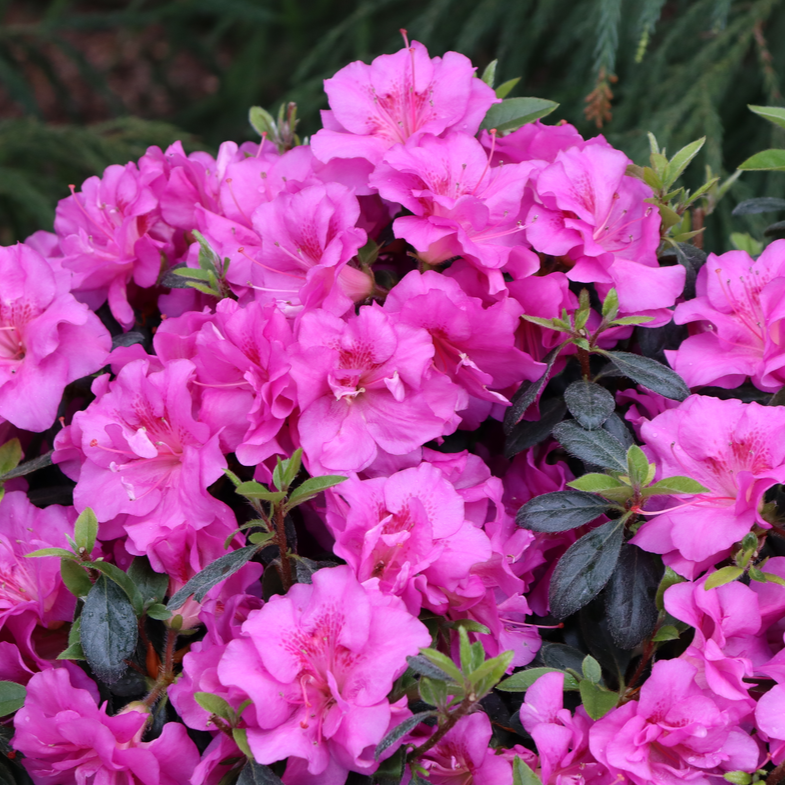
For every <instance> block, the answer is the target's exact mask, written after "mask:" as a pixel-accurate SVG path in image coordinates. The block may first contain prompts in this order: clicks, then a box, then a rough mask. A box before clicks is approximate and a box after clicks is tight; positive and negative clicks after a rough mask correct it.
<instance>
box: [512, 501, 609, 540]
mask: <svg viewBox="0 0 785 785" xmlns="http://www.w3.org/2000/svg"><path fill="white" fill-rule="evenodd" d="M609 507H610V505H609V504H608V502H607V501H605V499H601V498H600V497H599V496H595V495H594V494H592V493H584V492H583V491H555V492H553V493H543V494H541V495H540V496H535V497H534V498H533V499H531V500H530V501H528V502H526V504H524V505H523V507H521V509H520V510H518V514H517V516H516V518H515V520H516V523H517V524H518V525H519V526H522V527H523V528H524V529H530V530H531V531H536V532H564V531H569V530H570V529H575V528H577V527H578V526H582V525H583V524H584V523H589V522H590V521H593V520H595V518H598V517H599V516H600V515H602V514H603V513H605V512H607V510H608V509H609Z"/></svg>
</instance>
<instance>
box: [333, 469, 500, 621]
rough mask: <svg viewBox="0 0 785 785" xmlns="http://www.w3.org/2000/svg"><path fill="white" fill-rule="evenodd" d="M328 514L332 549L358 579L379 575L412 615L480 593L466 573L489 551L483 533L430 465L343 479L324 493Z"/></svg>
mask: <svg viewBox="0 0 785 785" xmlns="http://www.w3.org/2000/svg"><path fill="white" fill-rule="evenodd" d="M330 502H331V504H330V508H329V509H328V514H327V521H328V526H329V528H330V531H331V533H332V534H333V536H334V537H335V540H336V543H335V547H334V550H335V553H336V555H338V556H340V557H341V558H342V559H345V560H346V562H347V563H348V564H349V566H350V567H351V568H352V569H353V570H354V572H355V574H356V575H357V578H358V580H360V581H361V582H364V581H366V580H368V579H369V578H378V579H379V589H380V590H381V591H382V592H383V593H385V594H394V595H397V596H400V597H401V598H402V599H403V600H404V602H405V603H406V607H407V609H408V610H409V612H410V613H412V614H415V615H416V614H417V613H419V611H420V607H421V606H422V605H425V606H426V607H427V608H430V609H431V610H433V611H436V612H438V613H444V612H445V610H446V609H447V607H448V606H449V605H451V604H459V605H460V606H461V608H462V609H463V608H465V607H467V606H469V605H471V604H473V602H476V601H477V600H478V599H479V598H480V597H481V596H482V595H483V593H484V588H483V585H482V582H481V581H480V580H479V579H478V578H476V577H474V578H472V577H471V576H470V574H469V573H470V571H471V569H472V567H473V566H474V565H475V564H479V563H481V562H484V561H486V560H487V559H489V558H490V556H491V544H490V542H489V541H488V537H487V536H486V535H485V534H484V533H483V532H482V531H481V530H480V529H478V528H476V527H475V526H474V525H473V524H472V523H470V522H469V521H467V520H466V519H465V517H464V504H463V499H461V497H460V496H459V495H458V493H457V491H456V490H455V488H454V487H453V486H452V484H451V483H450V482H448V481H447V480H446V479H445V477H444V475H443V474H442V473H441V471H439V469H437V468H436V467H435V466H433V465H432V464H429V463H421V464H420V465H419V466H417V467H416V468H412V469H404V470H403V471H400V472H397V473H396V474H393V475H392V476H391V477H388V478H383V477H378V478H374V479H371V480H358V479H356V478H350V479H348V480H347V481H346V482H344V483H342V484H341V486H340V487H339V488H338V489H336V491H335V492H334V494H333V495H332V496H331V498H330Z"/></svg>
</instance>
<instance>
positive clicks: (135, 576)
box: [126, 556, 169, 603]
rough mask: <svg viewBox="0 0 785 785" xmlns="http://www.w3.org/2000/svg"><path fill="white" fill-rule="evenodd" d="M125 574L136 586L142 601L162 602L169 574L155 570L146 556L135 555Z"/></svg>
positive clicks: (167, 585)
mask: <svg viewBox="0 0 785 785" xmlns="http://www.w3.org/2000/svg"><path fill="white" fill-rule="evenodd" d="M126 574H127V575H128V577H129V578H130V579H131V580H132V581H133V583H134V585H135V586H136V588H137V591H138V592H139V594H140V596H141V598H142V602H145V603H147V602H150V601H153V602H163V599H164V597H165V596H166V592H167V589H168V588H169V576H168V575H166V574H164V573H160V572H156V571H155V570H154V569H153V568H152V567H151V566H150V562H149V560H148V559H147V557H146V556H135V557H134V560H133V561H132V562H131V565H130V566H129V568H128V572H127V573H126Z"/></svg>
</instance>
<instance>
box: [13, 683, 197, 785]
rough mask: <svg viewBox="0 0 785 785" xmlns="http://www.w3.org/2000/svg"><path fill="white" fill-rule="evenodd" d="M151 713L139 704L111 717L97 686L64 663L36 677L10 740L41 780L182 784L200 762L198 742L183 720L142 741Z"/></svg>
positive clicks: (74, 784) (50, 784)
mask: <svg viewBox="0 0 785 785" xmlns="http://www.w3.org/2000/svg"><path fill="white" fill-rule="evenodd" d="M148 717H149V715H147V714H144V713H142V712H141V711H136V710H130V711H125V712H123V713H121V714H117V715H115V716H114V717H110V716H109V715H108V714H107V712H106V704H103V706H101V707H100V708H99V706H98V705H97V690H95V693H94V692H93V691H88V690H86V689H81V688H79V687H75V686H74V685H73V682H72V679H71V677H70V676H69V672H68V671H67V670H66V669H65V668H58V669H56V670H48V671H43V672H42V673H37V674H36V675H35V676H33V678H32V679H30V682H29V683H28V685H27V698H26V699H25V705H24V706H23V707H22V708H21V709H19V711H18V712H17V713H16V717H15V718H14V728H15V730H16V734H15V735H14V738H13V742H12V743H13V745H14V747H15V748H16V749H17V750H19V751H20V752H21V753H23V754H24V756H25V757H24V759H23V761H22V763H23V765H24V767H25V768H26V769H27V771H28V772H29V773H30V775H31V777H32V778H33V780H34V781H35V782H36V783H39V785H82V783H87V782H88V781H89V782H92V783H96V784H97V783H101V785H183V783H185V782H187V781H188V779H189V777H190V776H191V773H192V772H193V770H194V768H195V766H196V764H197V763H198V762H199V753H198V751H197V749H196V745H195V744H194V743H193V741H191V739H190V738H189V737H188V733H187V732H186V729H185V726H184V725H181V724H180V723H177V722H169V723H166V724H165V725H164V728H163V732H162V733H161V735H160V736H159V737H158V738H157V739H155V740H154V741H150V742H143V741H142V735H143V734H144V732H145V728H146V726H147V720H148Z"/></svg>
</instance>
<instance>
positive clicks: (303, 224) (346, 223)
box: [251, 183, 373, 316]
mask: <svg viewBox="0 0 785 785" xmlns="http://www.w3.org/2000/svg"><path fill="white" fill-rule="evenodd" d="M359 217H360V205H359V203H358V201H357V197H356V196H355V195H354V194H353V193H352V191H351V190H349V189H348V188H346V187H345V186H342V185H339V184H338V183H329V184H328V185H314V186H311V187H309V188H304V189H303V190H301V191H299V192H298V193H295V194H291V193H282V194H280V195H279V196H278V197H277V198H276V199H274V200H273V201H272V202H267V203H264V204H262V205H260V206H259V208H258V209H257V210H256V212H255V213H254V215H253V224H254V228H255V229H256V231H257V232H258V234H259V236H260V238H261V243H262V246H261V252H260V253H259V254H257V256H258V258H257V259H255V261H256V264H255V265H252V267H251V280H252V281H253V282H254V284H255V286H254V289H255V292H256V296H257V299H261V300H263V301H271V300H273V301H275V300H283V301H289V302H292V301H293V303H294V304H301V305H303V306H305V307H306V308H324V309H326V310H328V311H329V312H330V313H333V314H335V315H336V316H341V315H343V314H344V313H346V311H348V310H349V309H350V308H351V307H352V306H353V304H354V303H355V302H360V301H362V300H364V299H366V298H367V297H368V296H369V295H370V294H371V291H372V289H373V281H372V280H371V278H370V276H369V275H368V274H367V273H365V272H363V271H361V270H358V269H357V268H355V267H351V266H349V265H348V264H347V262H348V261H349V260H350V259H352V258H353V257H354V256H355V255H356V254H357V251H358V250H359V249H360V248H361V247H362V246H363V245H365V243H366V240H367V235H366V234H365V231H363V230H362V229H359V228H357V226H356V224H357V221H358V219H359Z"/></svg>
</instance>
